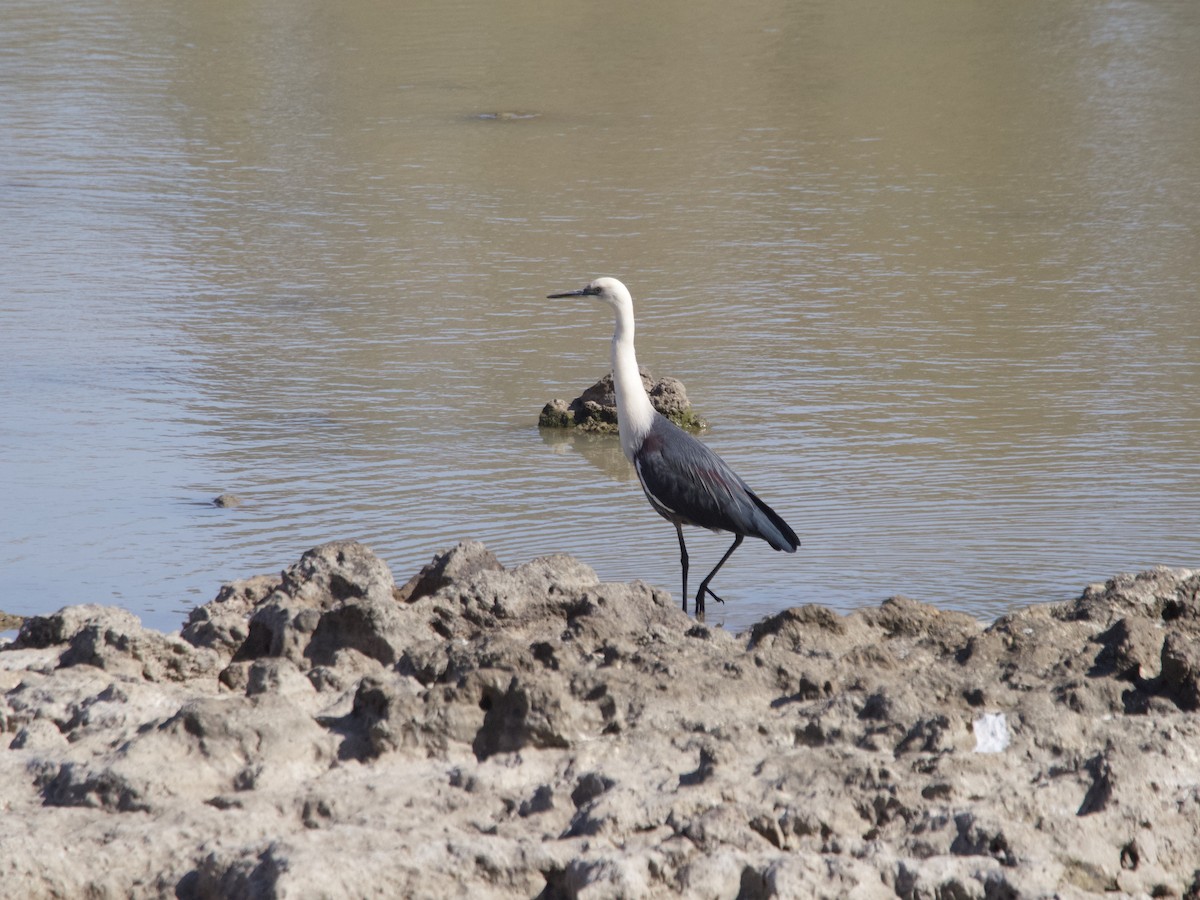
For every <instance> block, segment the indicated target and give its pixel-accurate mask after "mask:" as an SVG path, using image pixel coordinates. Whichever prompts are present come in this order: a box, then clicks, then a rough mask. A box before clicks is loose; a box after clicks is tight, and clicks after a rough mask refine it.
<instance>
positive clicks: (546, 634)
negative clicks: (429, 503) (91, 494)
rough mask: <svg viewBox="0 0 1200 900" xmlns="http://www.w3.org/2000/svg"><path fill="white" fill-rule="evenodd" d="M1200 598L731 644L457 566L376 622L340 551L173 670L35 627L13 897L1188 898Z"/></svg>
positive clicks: (113, 615)
mask: <svg viewBox="0 0 1200 900" xmlns="http://www.w3.org/2000/svg"><path fill="white" fill-rule="evenodd" d="M1198 584H1200V582H1198V581H1197V577H1196V573H1194V572H1190V571H1174V572H1172V571H1170V570H1154V571H1152V572H1150V573H1143V574H1142V575H1138V576H1121V577H1118V578H1115V579H1113V580H1112V581H1110V582H1108V583H1106V584H1105V585H1100V586H1094V587H1092V588H1089V589H1087V590H1086V591H1084V592H1083V594H1082V595H1081V596H1080V598H1078V599H1077V600H1074V601H1071V602H1070V603H1065V604H1056V605H1049V606H1039V607H1031V608H1029V609H1024V610H1017V611H1014V612H1012V613H1010V614H1009V615H1006V616H1004V617H1002V618H1001V619H999V620H997V621H996V622H994V623H992V624H991V625H990V626H987V627H984V626H982V625H980V624H979V623H976V622H974V621H973V620H971V619H970V618H969V617H966V616H962V615H959V614H956V613H949V612H945V611H942V610H938V609H936V608H934V607H931V606H928V605H926V604H922V603H919V602H917V601H913V600H908V599H905V598H892V599H890V600H888V601H885V602H884V603H882V604H881V605H879V606H877V607H871V608H867V609H862V610H859V611H857V612H854V613H852V614H850V615H844V616H843V615H838V614H836V613H834V612H833V611H831V610H829V609H825V608H822V607H815V606H810V607H802V608H798V609H791V610H785V611H783V612H781V613H778V614H776V615H773V616H771V617H769V618H767V619H765V620H764V621H763V622H760V623H759V624H758V625H756V626H755V627H754V628H752V629H751V630H750V632H749V633H748V634H746V635H741V636H738V635H731V634H729V633H727V632H725V631H724V630H723V629H720V628H709V627H703V628H698V627H697V626H696V623H695V622H693V621H691V620H690V619H689V618H688V617H687V616H685V615H684V614H683V613H682V612H681V611H680V610H679V609H678V608H677V606H676V604H675V603H674V602H673V601H672V600H671V598H670V596H669V595H667V594H665V593H664V592H662V591H658V590H655V589H653V588H650V587H649V586H647V585H644V584H641V583H633V584H627V585H621V584H605V583H601V582H600V581H599V579H598V578H597V577H596V574H595V572H594V571H593V570H592V569H590V568H589V567H588V566H586V565H585V564H583V563H581V562H579V561H578V560H574V559H571V558H569V557H562V556H551V557H545V558H541V559H536V560H533V561H531V562H528V563H525V564H523V565H519V566H516V567H513V568H504V567H502V566H501V565H500V563H499V562H498V561H497V560H496V559H495V558H494V557H493V556H492V555H491V554H490V553H488V552H487V550H486V548H483V547H482V546H481V545H478V544H472V543H470V542H467V543H464V544H461V545H459V546H458V547H455V548H452V549H451V550H449V551H447V552H446V553H442V554H439V555H438V556H436V557H435V558H434V559H433V561H432V562H431V563H430V565H429V566H426V567H425V568H424V569H423V570H422V571H421V572H419V573H417V575H415V576H414V577H413V578H412V579H411V580H410V581H409V582H408V584H407V585H406V587H405V588H402V589H400V590H396V588H395V585H394V582H393V581H392V577H391V573H390V572H388V570H387V568H386V567H385V566H384V565H383V564H382V563H381V562H380V561H379V560H378V559H377V558H376V557H375V556H374V554H372V553H371V552H370V551H369V550H368V549H367V548H365V547H363V546H362V545H359V544H355V543H352V542H338V543H334V544H329V545H324V546H322V547H318V548H314V549H313V550H312V551H310V552H309V553H306V554H305V555H304V556H303V557H302V558H301V560H300V561H299V562H298V563H297V564H296V565H294V566H291V567H289V568H288V569H287V570H286V571H285V572H283V573H281V574H280V575H279V576H272V577H266V576H263V577H261V578H258V579H248V580H246V581H243V582H235V583H233V584H231V585H229V586H227V587H226V588H223V589H222V592H221V594H220V595H219V596H218V597H217V598H216V599H215V600H214V601H213V602H212V603H209V604H206V605H205V607H203V608H201V609H200V610H197V611H195V612H194V613H193V614H192V615H191V616H189V617H188V621H187V623H186V625H185V628H184V630H183V632H182V634H181V635H180V636H175V635H161V634H158V633H156V632H151V631H148V630H146V629H143V628H142V627H141V626H140V624H139V623H138V622H137V620H136V618H134V617H133V616H131V615H129V614H128V613H123V612H122V611H120V610H111V609H106V608H103V607H75V608H68V609H66V610H62V611H60V612H59V613H55V614H52V615H50V616H43V617H33V618H31V619H30V620H28V621H27V622H26V623H25V624H24V626H23V628H22V631H21V634H20V635H19V637H18V639H17V640H16V641H14V642H13V643H12V644H11V645H9V646H7V647H5V648H2V649H0V798H3V800H2V801H0V802H2V803H3V805H4V812H5V815H4V816H0V846H3V847H4V848H5V850H6V851H7V852H6V854H5V860H6V868H5V874H4V892H6V893H11V894H13V895H14V896H47V895H58V896H126V895H147V896H178V897H217V896H233V897H237V896H275V895H283V894H296V895H306V896H308V895H312V896H318V895H321V896H326V895H327V896H364V895H378V896H417V895H421V896H427V895H433V896H506V897H507V896H522V897H532V896H545V897H551V896H553V897H589V896H662V897H667V896H678V895H685V896H698V897H705V896H712V897H718V896H742V897H770V896H813V897H841V896H855V895H858V896H901V897H914V898H915V897H937V896H943V897H948V896H954V897H997V896H1043V895H1045V896H1049V895H1055V894H1070V895H1072V896H1073V895H1075V894H1076V893H1082V892H1088V891H1092V892H1096V891H1110V892H1112V891H1116V892H1121V893H1122V894H1123V895H1129V896H1178V897H1182V896H1187V895H1188V892H1189V891H1192V892H1194V891H1195V887H1196V884H1197V883H1198V882H1197V877H1196V875H1195V860H1196V859H1198V858H1200V791H1198V790H1197V788H1196V785H1197V784H1200V758H1198V757H1197V755H1196V754H1195V753H1194V752H1192V749H1191V748H1194V747H1195V746H1197V745H1200V720H1197V717H1196V715H1195V712H1194V711H1195V710H1196V709H1197V708H1198V707H1200V688H1198V685H1200V657H1198V656H1197V653H1196V652H1195V650H1194V648H1195V647H1197V646H1200V608H1198V604H1200V601H1198V599H1197V586H1198ZM981 722H982V723H987V722H992V723H996V722H1004V723H1005V727H1006V731H1005V733H1004V736H1005V737H1006V739H1007V741H995V740H992V741H988V742H986V743H987V747H986V749H987V750H988V751H989V752H978V751H979V750H980V741H979V735H980V733H981V729H980V727H979V723H981ZM348 859H350V860H353V865H347V864H346V860H348ZM97 860H102V862H103V864H97V862H96V861H97Z"/></svg>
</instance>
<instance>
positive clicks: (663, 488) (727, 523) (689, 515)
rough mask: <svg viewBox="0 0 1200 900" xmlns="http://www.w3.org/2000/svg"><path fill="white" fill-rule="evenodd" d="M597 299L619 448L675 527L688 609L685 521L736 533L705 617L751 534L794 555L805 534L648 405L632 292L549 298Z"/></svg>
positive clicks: (602, 290)
mask: <svg viewBox="0 0 1200 900" xmlns="http://www.w3.org/2000/svg"><path fill="white" fill-rule="evenodd" d="M564 297H594V298H595V299H597V300H602V301H603V302H605V303H607V304H608V305H609V306H611V307H612V310H613V313H614V314H615V316H616V330H615V331H614V332H613V338H612V372H613V386H614V388H615V390H616V394H617V430H618V432H619V433H620V437H621V450H622V451H624V453H625V457H626V459H628V460H629V461H630V462H631V463H633V468H634V471H636V472H637V477H638V481H639V482H640V483H641V486H642V491H643V492H644V493H645V494H646V499H647V500H649V501H650V506H651V507H653V508H654V511H655V512H657V513H658V514H659V515H660V516H662V517H663V518H664V519H666V520H667V521H668V522H670V523H671V524H672V525H674V526H675V534H676V535H677V536H678V538H679V563H680V566H681V567H682V569H683V611H684V612H685V613H686V612H687V608H688V588H687V582H688V552H687V544H686V543H685V542H684V539H683V526H684V525H691V526H696V527H699V528H707V529H709V530H710V531H714V532H721V531H728V532H731V533H732V534H733V545H732V546H731V547H730V548H729V549H728V550H726V551H725V555H724V556H722V557H721V559H720V561H719V562H718V563H717V564H716V565H715V566H713V570H712V571H711V572H709V573H708V575H706V576H705V578H704V580H703V581H701V582H700V587H699V589H697V591H696V606H695V609H696V618H698V619H703V618H704V597H705V595H706V594H707V595H708V596H709V597H712V598H713V599H714V600H716V601H717V602H718V603H724V602H725V601H724V600H722V599H721V598H720V597H718V596H717V595H716V594H715V593H713V591H712V590H711V589H710V588H709V584H710V582H712V580H713V576H715V575H716V574H717V572H718V571H720V569H721V566H723V565H725V562H726V561H727V560H728V559H729V557H731V556H732V555H733V551H735V550H736V549H737V548H738V547H740V546H741V545H742V541H743V540H744V539H745V538H746V537H747V536H749V537H756V538H762V539H763V540H764V541H766V542H767V543H768V544H770V545H771V547H772V548H774V549H775V550H783V551H785V552H787V553H795V552H796V548H797V547H799V546H800V539H799V538H797V537H796V533H795V532H794V531H792V529H791V528H790V527H789V526H788V524H787V522H785V521H783V518H782V517H781V516H780V515H779V514H778V513H777V512H775V510H773V509H771V507H769V506H767V504H766V503H764V502H763V501H762V500H760V499H759V497H758V495H757V494H756V493H754V491H752V490H750V488H749V486H748V485H747V484H746V482H744V481H742V479H741V478H739V477H738V475H737V473H736V472H734V471H733V469H731V468H730V467H729V465H728V464H727V463H726V462H725V460H723V459H721V457H719V456H718V455H717V454H716V453H715V452H714V451H713V450H711V449H710V448H709V447H708V445H707V444H705V443H704V442H703V441H701V440H699V439H697V438H695V437H693V436H692V435H690V434H688V433H687V432H686V431H684V430H683V429H682V428H680V427H679V426H678V425H676V424H675V423H674V422H672V421H671V420H670V419H668V418H666V417H665V416H663V415H662V414H661V413H659V412H658V410H656V409H655V408H654V406H653V405H652V404H651V403H650V397H649V396H648V395H647V394H646V388H645V386H644V385H643V384H642V376H641V373H640V372H639V370H638V364H637V357H636V355H635V354H634V350H633V297H632V296H631V295H630V293H629V289H628V288H627V287H625V285H624V284H622V283H621V282H620V281H618V280H617V279H615V278H597V279H596V280H595V281H591V282H589V283H588V284H587V285H585V286H584V287H582V288H580V289H579V290H577V291H565V292H563V293H559V294H548V295H547V299H550V300H558V299H562V298H564Z"/></svg>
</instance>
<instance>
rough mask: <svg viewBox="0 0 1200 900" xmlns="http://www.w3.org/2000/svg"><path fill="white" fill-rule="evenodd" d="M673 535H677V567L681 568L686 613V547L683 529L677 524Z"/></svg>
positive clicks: (685, 610)
mask: <svg viewBox="0 0 1200 900" xmlns="http://www.w3.org/2000/svg"><path fill="white" fill-rule="evenodd" d="M675 533H676V534H677V535H679V565H680V566H681V567H682V568H683V611H684V612H687V570H688V555H687V545H686V544H685V543H684V542H683V529H682V528H680V527H679V523H678V522H676V523H675Z"/></svg>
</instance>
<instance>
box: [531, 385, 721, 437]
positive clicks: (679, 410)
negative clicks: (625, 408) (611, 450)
mask: <svg viewBox="0 0 1200 900" xmlns="http://www.w3.org/2000/svg"><path fill="white" fill-rule="evenodd" d="M640 372H641V376H642V384H643V385H645V388H646V392H647V393H648V394H649V395H650V402H651V403H652V404H653V405H654V408H655V409H657V410H658V411H659V412H660V413H661V414H662V415H664V416H666V417H667V418H668V419H670V420H671V421H672V422H674V423H675V424H676V425H678V426H679V427H680V428H686V429H687V430H689V431H703V430H704V429H705V428H707V427H708V422H706V421H705V420H704V419H702V418H700V416H698V415H697V414H696V412H695V411H694V410H693V409H692V404H691V402H690V401H689V400H688V397H687V391H686V390H685V389H684V387H683V382H681V381H679V380H678V379H676V378H662V379H659V380H657V381H656V380H655V379H654V376H653V375H651V374H650V373H649V372H648V371H646V370H645V369H641V370H640ZM538 425H539V426H540V427H542V428H579V429H581V430H583V431H592V432H598V433H609V432H611V433H615V432H616V431H617V397H616V391H615V389H614V387H613V378H612V373H611V372H610V373H609V374H607V375H605V376H604V377H603V378H601V379H600V380H599V381H597V382H596V383H595V384H593V385H592V386H591V387H590V388H588V389H587V390H585V391H584V392H583V393H582V394H580V395H579V396H578V397H576V398H575V399H574V400H572V401H571V402H570V403H567V402H566V401H565V400H551V401H550V402H549V403H547V404H546V405H545V406H544V407H542V412H541V415H540V416H539V417H538Z"/></svg>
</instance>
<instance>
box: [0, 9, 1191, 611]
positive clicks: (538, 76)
mask: <svg viewBox="0 0 1200 900" xmlns="http://www.w3.org/2000/svg"><path fill="white" fill-rule="evenodd" d="M1197 58H1200V7H1197V6H1196V5H1195V4H1192V3H1187V2H1164V3H1157V4H1129V3H1120V2H1118V3H1105V4H1094V3H1088V2H1066V3H1058V4H1052V5H1047V4H1037V3H1032V2H1017V3H1010V4H1001V5H991V6H988V5H974V4H964V5H957V6H954V7H948V6H946V5H945V4H940V3H932V2H916V3H909V4H903V5H900V6H896V5H893V4H887V3H865V4H839V3H835V2H832V0H820V2H814V3H806V4H780V3H774V2H769V0H748V2H747V3H741V4H736V5H729V4H718V3H709V2H703V3H701V4H699V5H697V4H687V5H670V4H666V5H659V6H656V7H653V8H651V9H649V10H647V9H645V8H643V6H642V5H639V4H617V5H615V6H614V5H612V4H605V5H603V6H596V5H595V4H588V3H578V2H569V3H566V4H556V5H554V6H546V5H545V4H539V3H532V2H524V0H517V2H513V3H509V4H499V5H497V4H484V3H475V2H466V3H456V4H440V3H439V4H433V3H418V4H374V3H357V2H355V3H347V4H337V5H335V6H329V5H327V4H313V3H301V4H296V3H283V2H278V0H266V2H262V3H256V4H246V3H243V2H232V0H219V2H214V3H204V4H173V5H172V4H167V5H160V6H149V7H148V6H146V5H145V4H135V3H131V2H120V0H119V2H105V3H100V2H96V0H81V2H79V3H74V4H69V5H62V4H45V3H40V2H30V0H13V2H8V3H6V4H5V5H4V7H3V9H2V10H0V77H2V79H3V83H4V99H3V102H2V103H0V254H2V256H3V262H2V263H0V350H2V353H3V363H2V365H0V467H2V471H3V486H4V492H5V501H4V510H3V513H2V514H0V571H2V572H3V579H2V586H0V608H3V609H7V610H9V611H11V612H16V613H26V614H28V613H35V612H43V611H48V610H52V609H55V608H57V607H59V606H61V605H64V604H67V603H78V602H100V603H117V604H121V605H124V606H126V607H128V608H130V609H132V610H133V611H134V612H136V613H138V614H139V615H140V616H142V617H143V619H144V620H145V621H146V622H147V624H151V625H154V626H156V627H162V628H173V627H176V626H177V625H178V623H179V621H180V619H181V617H182V613H183V611H185V610H186V609H187V608H189V607H190V606H192V605H194V604H196V603H200V602H204V601H206V600H208V599H211V597H212V596H213V595H214V594H215V592H216V589H217V587H218V586H219V584H220V582H221V581H223V580H226V579H230V578H234V577H240V576H244V575H249V574H253V573H256V572H260V571H272V570H278V569H280V568H281V567H283V566H284V565H287V564H288V563H290V562H293V561H294V560H295V559H296V558H298V556H299V554H300V553H301V552H302V551H303V550H305V549H307V548H308V547H310V546H312V545H314V544H316V543H320V542H322V541H325V540H328V539H332V538H357V539H360V540H363V541H365V542H366V543H368V544H370V545H371V546H372V547H374V548H375V550H376V551H377V552H379V554H380V555H381V556H383V557H384V558H385V559H386V560H387V561H388V562H389V563H390V564H391V565H392V567H393V569H394V570H395V572H396V575H397V579H398V580H400V581H403V580H405V579H406V578H407V577H408V575H409V574H411V573H412V572H413V571H415V570H416V569H417V568H418V567H419V566H420V565H421V564H423V563H424V562H426V561H428V559H429V557H430V556H431V555H432V554H433V552H434V551H436V550H438V549H440V548H444V547H446V546H448V545H450V544H452V543H454V542H455V541H457V540H459V539H462V538H468V537H471V538H477V539H480V540H482V541H484V542H485V543H486V544H487V545H488V546H489V547H490V548H491V549H492V550H494V551H495V552H496V553H497V555H498V556H499V557H500V558H501V560H503V561H504V562H506V563H509V564H515V563H519V562H522V561H524V560H527V559H529V558H530V557H533V556H538V555H543V554H546V553H551V552H558V551H565V552H570V553H574V554H577V555H579V556H580V557H581V558H583V559H584V560H586V561H587V562H588V563H590V564H591V565H593V566H595V568H596V569H597V570H598V572H599V573H600V575H601V576H602V577H604V578H607V579H619V580H627V579H633V578H642V579H644V580H646V581H649V582H650V583H652V584H656V585H660V586H662V587H664V588H666V589H668V590H671V591H677V589H678V587H677V582H678V568H677V567H678V550H677V546H676V543H675V535H674V532H673V530H672V528H671V527H670V526H669V525H668V524H666V523H665V522H663V521H662V520H660V519H658V517H657V516H655V515H654V513H653V512H652V511H651V510H650V509H649V507H648V506H647V505H646V503H645V500H644V498H643V497H642V495H641V492H640V490H638V488H637V485H636V482H635V481H634V480H633V478H632V475H631V473H630V472H629V470H628V467H627V466H626V464H625V463H624V460H623V458H621V457H620V454H619V451H618V450H617V448H616V444H615V441H613V440H603V439H602V440H591V439H582V438H569V437H564V436H562V435H554V434H541V433H539V432H538V431H537V429H536V428H535V427H534V422H535V421H536V417H537V413H538V411H539V409H540V408H541V405H542V404H543V403H544V402H545V401H546V400H548V399H550V398H551V397H555V396H561V397H571V396H574V395H575V394H576V393H578V392H579V390H581V389H582V388H583V387H585V386H587V385H588V384H590V383H592V382H593V381H594V380H595V379H596V378H597V377H599V376H600V375H601V374H603V372H604V369H605V366H606V362H607V342H608V338H609V336H610V334H611V319H610V317H609V315H608V314H607V313H606V311H604V310H600V309H594V308H590V307H588V306H587V305H586V304H583V303H578V302H553V301H547V300H545V299H544V297H545V295H546V294H547V293H549V292H551V291H554V290H568V289H573V288H576V287H579V286H580V285H582V284H583V283H584V282H585V281H586V280H588V279H589V278H591V277H593V276H595V275H598V274H610V275H615V276H617V277H620V278H622V279H623V280H625V281H626V282H627V283H628V284H629V286H630V287H631V289H632V290H633V293H634V297H635V302H636V303H637V312H638V349H639V356H640V359H641V362H642V363H643V365H645V366H647V367H649V368H650V369H652V370H653V371H654V372H656V373H660V374H670V375H674V376H676V377H678V378H680V379H682V380H683V381H684V382H685V384H686V385H687V388H688V391H689V394H690V396H691V398H692V400H693V402H694V403H695V404H696V406H697V407H698V409H699V410H700V412H701V413H702V414H703V415H704V416H705V417H707V418H708V419H709V420H710V421H711V422H712V423H713V424H714V427H713V429H712V431H711V432H710V433H709V434H708V435H707V437H706V439H707V440H709V441H710V442H711V443H712V445H713V446H714V447H715V448H716V449H717V450H718V451H719V452H720V453H722V454H723V455H724V456H725V457H726V458H727V459H728V460H729V461H730V462H731V463H733V464H734V465H735V467H736V468H737V469H738V470H739V472H740V473H741V474H742V475H743V477H744V478H745V479H746V480H747V481H748V482H749V483H750V484H751V486H753V487H754V488H756V489H757V490H758V491H759V492H760V493H761V494H762V495H763V497H764V498H765V499H766V500H767V501H768V502H769V503H770V504H771V505H772V506H774V507H775V508H776V509H777V510H779V511H780V512H781V513H782V514H783V515H784V516H785V517H786V518H787V519H788V521H789V522H790V523H791V524H792V526H793V527H794V528H795V530H796V531H797V532H798V533H799V535H800V537H801V539H802V541H803V547H802V548H801V550H800V552H799V553H798V554H797V555H796V556H788V555H784V554H777V553H773V552H771V551H770V550H769V549H768V548H767V547H766V546H765V545H763V544H761V543H757V542H756V545H754V546H752V545H751V544H747V545H745V546H744V547H743V548H742V549H741V550H739V551H738V553H737V554H736V555H735V556H734V557H733V559H732V560H731V561H730V563H729V564H728V565H727V566H726V568H725V570H723V572H722V574H721V576H720V577H719V582H720V583H719V584H715V585H714V586H715V587H716V588H717V589H718V592H719V593H721V594H722V595H723V596H725V597H726V598H727V599H728V600H729V601H730V602H729V603H728V604H727V605H726V607H724V608H720V607H718V608H715V609H712V610H711V611H710V622H712V621H719V622H724V624H725V625H726V626H728V627H731V628H742V627H745V626H746V625H748V624H749V623H751V622H753V621H755V620H757V619H758V618H760V617H762V616H763V615H765V614H767V613H770V612H773V611H775V610H777V609H779V608H782V607H784V606H789V605H794V604H799V603H808V602H819V603H826V604H829V605H832V606H834V607H835V608H838V609H841V610H846V609H851V608H854V607H856V606H860V605H863V604H868V603H876V602H878V601H879V600H880V599H882V598H884V597H886V596H888V595H890V594H893V593H904V594H907V595H910V596H914V597H918V598H920V599H923V600H929V601H932V602H935V603H938V604H940V605H943V606H946V607H953V608H956V609H962V610H966V611H968V612H970V613H972V614H975V615H977V616H980V617H990V616H994V615H996V614H998V613H1000V612H1002V611H1004V610H1005V609H1008V608H1010V607H1012V606H1014V605H1019V604H1023V603H1028V602H1032V601H1035V600H1042V599H1060V598H1063V597H1067V596H1070V595H1073V594H1074V593H1076V592H1077V591H1078V589H1079V588H1080V587H1081V586H1082V585H1083V584H1084V583H1086V582H1088V581H1092V580H1095V579H1099V578H1104V577H1106V576H1108V575H1110V574H1112V573H1114V572H1117V571H1121V570H1136V569H1141V568H1144V567H1146V566H1148V565H1152V564H1155V563H1166V564H1173V565H1196V564H1198V562H1200V441H1198V439H1197V437H1196V435H1197V431H1198V425H1200V390H1198V388H1200V338H1198V337H1197V335H1198V334H1200V297H1198V296H1197V294H1198V291H1197V285H1198V284H1200V254H1197V252H1196V250H1197V247H1198V246H1200V240H1198V238H1200V154H1198V153H1197V152H1196V147H1198V146H1200V66H1197V65H1196V63H1195V60H1196V59H1197ZM224 492H228V493H231V494H235V495H236V496H237V497H239V498H240V499H241V500H242V501H243V502H242V503H241V505H239V506H236V507H230V508H218V507H215V506H213V505H212V504H211V500H212V499H213V498H214V497H216V496H217V495H219V494H221V493H224ZM726 543H727V542H726V540H725V539H724V538H718V537H716V536H708V535H706V534H704V533H697V534H696V535H695V537H694V538H693V539H692V551H693V567H694V568H695V569H696V570H699V569H701V568H703V567H704V566H705V565H711V563H712V562H714V561H715V560H716V558H717V557H718V556H719V555H720V554H721V552H722V551H723V550H724V548H725V546H726Z"/></svg>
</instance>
